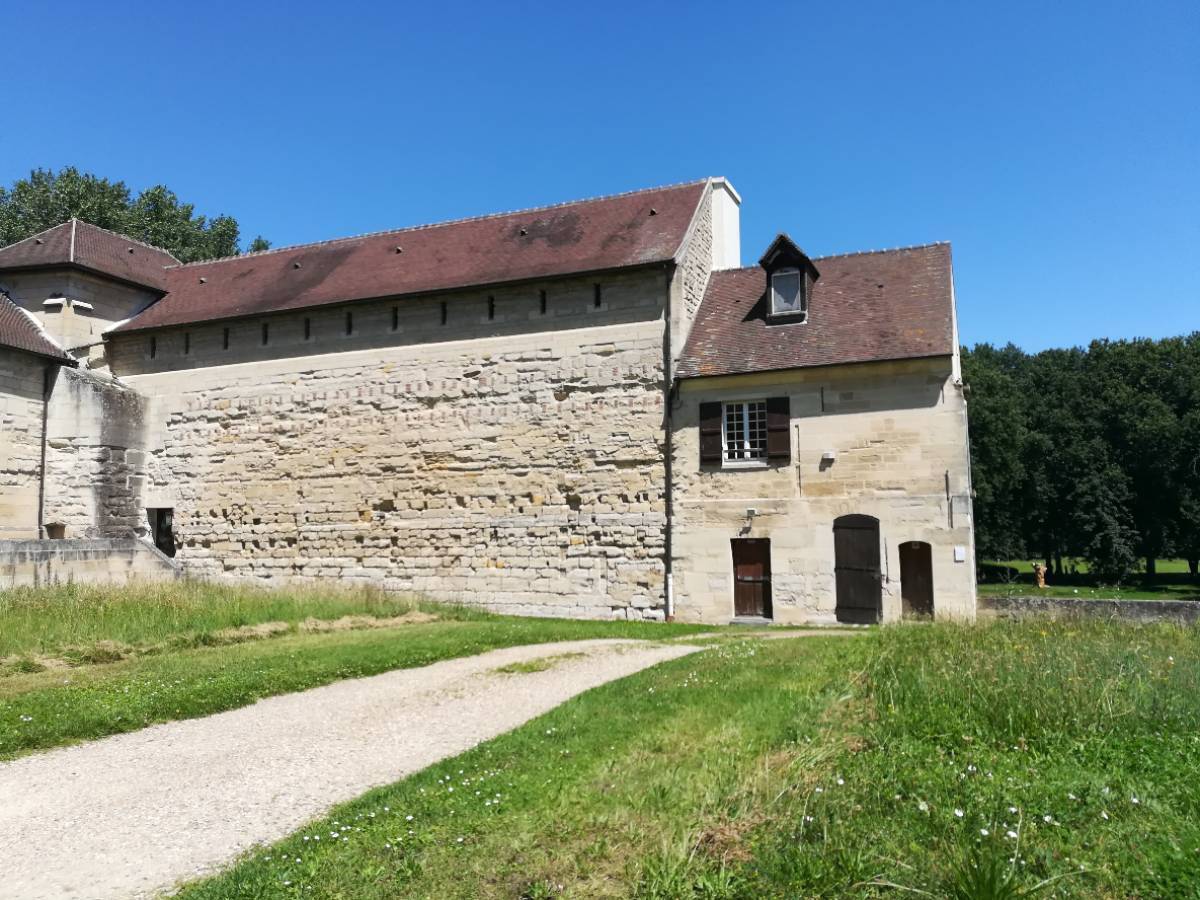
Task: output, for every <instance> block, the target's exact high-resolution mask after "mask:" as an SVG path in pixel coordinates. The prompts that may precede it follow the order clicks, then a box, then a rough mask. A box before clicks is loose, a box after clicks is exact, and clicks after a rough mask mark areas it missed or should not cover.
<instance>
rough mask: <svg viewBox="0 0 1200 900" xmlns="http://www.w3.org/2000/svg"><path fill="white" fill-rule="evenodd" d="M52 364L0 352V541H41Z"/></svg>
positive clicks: (30, 357)
mask: <svg viewBox="0 0 1200 900" xmlns="http://www.w3.org/2000/svg"><path fill="white" fill-rule="evenodd" d="M48 365H49V364H48V363H47V362H45V361H43V360H41V359H40V358H38V357H36V356H33V355H32V354H29V353H22V352H21V351H19V350H10V349H8V348H6V347H0V539H5V538H7V539H14V538H36V537H38V536H39V535H38V489H39V484H40V476H41V464H42V463H41V448H42V407H43V402H42V397H43V392H44V390H45V385H44V381H43V379H44V378H45V373H46V369H47V367H48ZM52 368H54V367H52Z"/></svg>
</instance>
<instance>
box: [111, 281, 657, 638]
mask: <svg viewBox="0 0 1200 900" xmlns="http://www.w3.org/2000/svg"><path fill="white" fill-rule="evenodd" d="M527 293H529V294H530V296H531V298H532V300H531V301H530V303H531V304H532V306H531V309H532V310H533V311H534V313H533V314H534V315H536V304H537V298H538V291H537V289H536V288H534V289H530V290H528V291H527ZM551 296H552V297H554V298H555V299H557V300H558V301H559V303H560V304H561V306H560V309H559V312H560V313H562V314H561V315H558V316H554V317H552V318H551V319H550V320H547V325H546V326H542V327H543V328H545V330H537V331H535V330H533V326H535V325H537V324H538V321H539V320H538V319H537V318H531V316H529V315H525V312H526V311H525V310H523V309H519V310H518V311H517V313H516V314H514V313H512V312H510V314H509V318H508V319H507V320H506V321H504V322H499V323H498V322H496V321H489V320H488V318H487V315H486V308H483V307H481V310H480V311H482V312H484V314H483V315H472V316H471V317H469V318H466V319H463V320H462V324H460V325H459V327H457V328H455V329H454V334H453V336H454V337H455V338H456V339H455V340H450V341H446V340H442V341H431V340H429V338H430V337H431V336H433V335H437V336H439V337H443V338H444V337H447V336H448V335H446V333H445V331H444V330H441V329H440V325H439V324H438V323H439V319H438V315H437V304H438V303H440V301H438V300H430V301H424V302H423V301H414V302H413V303H411V304H409V305H408V306H407V307H406V308H405V318H404V320H403V321H404V323H405V325H406V326H407V327H406V328H405V329H404V331H403V332H402V333H401V335H402V336H401V337H400V338H393V339H392V340H393V341H394V343H398V344H399V345H398V346H396V345H393V346H383V347H381V346H372V342H374V341H376V340H377V339H378V335H379V329H378V328H377V327H372V325H373V323H375V318H380V323H375V324H382V323H384V322H386V317H383V316H382V314H380V315H379V316H376V314H375V312H373V311H372V309H371V307H370V305H369V304H367V305H364V306H363V307H362V308H361V309H360V311H359V312H357V313H356V321H361V322H362V323H363V329H362V333H361V335H360V336H359V340H360V341H361V342H363V343H365V344H366V346H367V347H368V348H369V349H347V350H345V351H344V352H341V353H327V354H322V355H321V356H320V357H313V356H289V355H287V354H288V353H294V352H296V351H295V347H296V346H297V345H296V344H295V343H288V344H282V343H281V345H280V348H279V349H277V350H276V353H277V354H278V355H277V358H275V359H253V360H250V361H243V362H234V363H233V364H231V365H224V366H214V365H208V366H205V367H203V368H197V369H193V370H190V371H182V372H181V371H166V372H158V371H154V364H155V363H158V362H159V361H160V360H159V359H156V360H146V359H145V358H144V355H143V354H142V351H141V349H140V348H141V345H142V342H143V341H144V339H143V338H139V337H137V336H132V337H130V338H124V339H120V340H118V341H117V342H114V343H115V344H116V345H117V346H116V347H115V348H114V354H113V358H114V360H115V361H116V363H117V365H118V366H121V365H122V364H123V365H124V367H125V370H126V371H125V372H124V373H123V378H124V380H125V381H126V382H127V383H128V384H130V385H131V386H133V387H134V388H136V389H137V390H138V391H139V392H141V393H143V394H145V395H146V396H147V397H149V398H150V403H151V412H150V414H149V416H148V418H149V420H150V421H153V422H156V423H160V424H159V425H158V426H157V431H156V432H155V433H154V434H152V436H151V437H150V439H149V453H148V456H147V460H146V471H145V475H146V479H147V482H146V485H145V488H144V491H143V501H142V505H143V506H147V507H171V508H174V510H175V533H176V539H177V543H178V544H179V545H180V551H179V554H178V556H177V559H178V560H179V561H181V562H182V564H183V565H184V567H185V569H186V570H187V571H189V572H190V573H193V574H196V575H199V576H202V577H214V578H244V579H261V580H269V581H288V580H310V579H311V580H316V579H326V578H336V579H338V580H340V581H341V582H343V583H346V582H350V583H354V582H360V583H363V584H367V583H370V584H377V585H381V586H383V587H385V588H387V589H391V590H397V591H415V592H418V593H421V594H424V595H426V596H429V597H432V598H435V599H440V600H448V601H457V602H464V603H472V604H479V605H483V606H487V607H489V608H492V609H496V610H502V611H505V612H510V613H520V614H529V615H556V616H577V617H592V618H595V617H619V618H651V619H654V618H662V617H663V614H664V611H663V603H664V584H663V582H664V562H663V552H664V526H665V508H666V504H665V497H664V490H665V476H664V466H663V454H664V441H665V432H664V415H665V407H664V396H665V390H664V367H663V328H664V325H665V322H664V319H663V310H664V307H665V302H666V297H667V284H666V281H665V279H664V277H663V275H662V273H661V272H653V273H643V274H641V275H636V276H635V275H622V276H620V277H614V278H613V279H611V280H610V281H608V282H605V283H604V285H603V306H602V307H601V308H596V307H595V305H594V300H593V297H594V290H593V284H592V282H591V281H588V282H586V283H583V282H581V283H579V284H577V285H567V286H554V287H553V289H552V292H551ZM503 299H505V300H509V299H510V298H508V297H504V298H503ZM471 302H473V298H466V299H461V298H460V299H459V300H458V301H452V303H456V304H457V305H455V306H452V308H454V309H463V308H465V304H467V303H471ZM423 303H424V305H427V306H429V307H430V308H429V309H427V310H422V305H423ZM514 305H515V301H514V302H513V303H507V304H506V307H507V309H508V310H512V308H513V306H514ZM504 308H505V307H502V309H504ZM422 311H424V312H425V313H427V315H426V316H425V317H424V318H422V317H421V313H422ZM373 316H374V317H375V318H373ZM294 324H295V323H291V322H289V321H287V320H286V319H278V320H276V321H275V322H274V323H273V324H272V331H273V332H275V333H279V334H290V333H291V331H295V332H296V334H297V335H300V334H302V331H301V329H300V328H299V327H296V328H292V327H291V326H292V325H294ZM222 327H224V326H222ZM258 333H259V325H258V323H257V322H250V323H241V324H240V325H239V326H238V330H237V331H236V332H235V334H234V336H233V337H234V339H233V340H232V341H231V343H232V344H233V345H234V347H235V348H236V347H239V346H246V347H249V346H251V345H252V344H253V343H254V342H253V341H252V340H251V338H252V336H254V335H256V334H258ZM222 337H223V336H222ZM318 337H319V335H311V334H310V339H311V340H316V339H318ZM298 340H299V339H298ZM135 341H136V343H134V342H135ZM239 341H240V343H239ZM164 343H165V342H164ZM223 343H224V341H222V344H223ZM348 343H349V345H350V347H353V346H354V342H353V338H351V340H350V341H348ZM193 346H197V347H205V346H211V342H210V343H208V344H206V343H205V342H204V340H203V335H199V336H198V338H197V341H196V343H195V344H194V345H193ZM259 346H261V344H260V345H259ZM343 346H346V345H345V344H343ZM360 346H361V344H360ZM268 349H271V348H269V347H268ZM285 350H286V352H285ZM255 352H258V351H257V350H256V351H255ZM280 357H282V358H280ZM233 358H234V359H239V357H238V356H236V355H234V356H233ZM139 366H140V367H141V369H142V371H141V373H138V372H136V371H133V370H135V369H136V368H137V367H139Z"/></svg>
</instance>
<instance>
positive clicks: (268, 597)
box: [0, 580, 487, 657]
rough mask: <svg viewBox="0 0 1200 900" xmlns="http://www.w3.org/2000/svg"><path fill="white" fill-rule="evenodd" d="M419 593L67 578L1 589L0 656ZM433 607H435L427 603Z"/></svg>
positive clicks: (381, 603) (401, 602)
mask: <svg viewBox="0 0 1200 900" xmlns="http://www.w3.org/2000/svg"><path fill="white" fill-rule="evenodd" d="M417 607H418V604H417V603H415V602H414V601H413V600H412V599H410V598H407V597H401V596H397V595H394V594H385V593H383V592H382V591H377V590H365V589H364V590H355V591H346V590H337V589H331V588H329V587H308V586H297V587H289V588H286V589H282V590H270V589H267V588H262V587H256V586H252V585H246V586H240V585H239V586H237V587H230V586H228V585H219V584H214V583H210V582H204V581H192V580H183V581H174V582H141V583H134V584H130V585H128V586H124V587H121V588H112V587H108V586H97V585H85V584H67V585H62V586H58V587H53V588H15V589H11V590H6V591H0V657H5V656H9V655H13V654H57V653H59V652H61V651H63V650H64V649H74V648H79V647H87V646H91V645H95V644H97V643H100V642H105V643H108V644H113V643H117V644H122V645H126V646H129V647H131V648H151V647H156V646H158V645H162V644H167V645H169V646H170V647H172V648H176V649H183V648H184V647H185V646H187V645H188V644H189V643H190V644H191V645H193V646H199V645H202V644H203V643H205V641H206V640H211V639H212V637H213V635H215V634H216V633H217V632H219V631H221V630H222V629H227V628H239V627H244V626H248V625H256V624H259V623H263V622H285V623H287V624H288V625H289V626H291V627H292V628H293V629H294V628H295V626H297V625H298V624H299V623H300V622H301V621H302V620H304V619H306V618H310V617H311V618H316V619H337V618H340V617H341V616H348V615H368V616H395V615H399V614H402V613H405V612H408V611H409V610H412V609H415V608H417ZM426 608H428V607H426ZM436 611H437V613H438V614H439V615H441V616H442V617H443V618H446V617H449V618H454V619H472V618H474V619H481V618H486V617H487V615H486V613H481V612H478V611H475V610H470V609H466V608H461V607H438V608H437V610H436Z"/></svg>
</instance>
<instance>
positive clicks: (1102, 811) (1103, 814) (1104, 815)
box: [1100, 810, 1108, 822]
mask: <svg viewBox="0 0 1200 900" xmlns="http://www.w3.org/2000/svg"><path fill="white" fill-rule="evenodd" d="M1100 818H1102V819H1103V820H1104V821H1105V822H1107V821H1108V813H1107V812H1105V811H1104V810H1100Z"/></svg>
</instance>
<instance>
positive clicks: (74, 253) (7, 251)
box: [0, 219, 179, 292]
mask: <svg viewBox="0 0 1200 900" xmlns="http://www.w3.org/2000/svg"><path fill="white" fill-rule="evenodd" d="M177 265H179V260H178V259H176V258H175V257H174V256H172V255H171V254H170V253H168V252H167V251H166V250H162V249H159V248H158V247H151V246H150V245H149V244H143V243H142V242H141V241H136V240H134V239H133V238H131V237H126V236H125V235H123V234H117V233H116V232H115V231H109V230H108V229H107V228H100V227H99V226H96V225H91V224H89V223H87V222H84V221H81V220H80V219H69V220H68V221H66V222H63V223H62V224H61V225H55V226H54V227H53V228H48V229H46V230H45V231H43V232H40V233H38V234H35V235H33V236H32V237H27V238H25V240H23V241H17V242H16V243H15V244H9V245H8V246H7V247H0V271H4V270H13V269H51V268H58V267H62V266H67V267H70V268H78V269H84V270H86V271H89V272H94V273H96V274H99V275H104V276H107V277H109V278H115V279H116V280H118V281H123V282H127V283H129V284H134V285H137V286H138V287H145V288H150V289H151V290H155V291H159V292H161V291H164V290H165V289H166V284H167V274H166V267H167V266H177Z"/></svg>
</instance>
